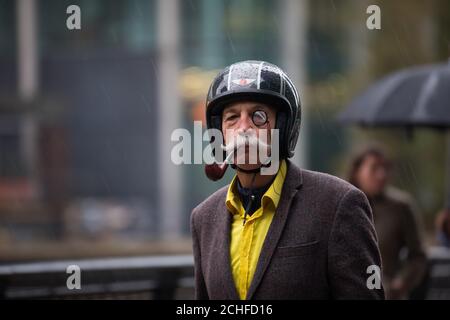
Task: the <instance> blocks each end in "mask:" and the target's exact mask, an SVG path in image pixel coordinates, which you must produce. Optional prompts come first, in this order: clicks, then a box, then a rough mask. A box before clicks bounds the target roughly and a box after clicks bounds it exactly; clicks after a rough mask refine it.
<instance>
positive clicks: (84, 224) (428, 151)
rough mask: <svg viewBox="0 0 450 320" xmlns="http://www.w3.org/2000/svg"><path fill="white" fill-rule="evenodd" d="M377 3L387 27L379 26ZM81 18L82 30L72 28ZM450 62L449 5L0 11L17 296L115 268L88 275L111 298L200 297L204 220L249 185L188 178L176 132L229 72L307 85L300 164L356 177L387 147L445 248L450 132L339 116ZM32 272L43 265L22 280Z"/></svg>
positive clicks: (3, 222) (80, 0) (238, 4)
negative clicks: (194, 257) (275, 69)
mask: <svg viewBox="0 0 450 320" xmlns="http://www.w3.org/2000/svg"><path fill="white" fill-rule="evenodd" d="M372 4H376V5H378V6H379V7H380V8H381V27H382V28H381V30H369V29H368V28H367V27H366V20H367V18H368V17H369V14H367V13H366V9H367V7H368V6H369V5H372ZM70 5H77V6H79V7H80V9H81V29H80V30H69V29H68V28H67V26H66V20H67V19H68V18H69V16H70V15H71V14H68V13H67V12H66V10H67V8H68V7H69V6H70ZM449 56H450V2H449V1H448V0H430V1H425V0H401V1H387V0H385V1H366V0H364V1H360V0H343V1H334V0H320V1H309V0H278V1H275V0H258V1H256V0H240V1H237V0H126V1H125V0H70V1H66V0H0V262H1V265H2V266H3V268H0V278H1V279H3V280H0V292H2V293H1V295H2V296H3V297H5V298H11V297H12V298H14V297H47V296H64V295H65V294H67V295H69V293H67V292H64V290H63V289H61V288H59V289H58V288H56V287H58V285H57V281H56V280H54V279H57V278H58V275H55V274H53V275H52V277H50V276H49V277H48V278H47V277H44V278H45V281H44V280H42V279H44V278H42V277H41V275H42V274H41V273H42V272H43V273H46V274H50V273H51V272H50V271H48V268H50V269H51V268H52V266H54V264H52V263H58V261H79V263H81V264H83V263H84V264H85V265H86V269H87V270H90V269H89V268H91V267H92V265H91V264H89V261H91V262H92V263H94V264H95V263H98V262H99V261H100V262H101V261H104V266H105V270H106V269H107V270H106V271H105V272H103V273H98V272H97V273H96V274H93V276H92V277H90V278H89V277H86V279H89V281H91V282H92V283H93V284H92V286H91V289H92V290H91V293H92V294H96V295H97V297H103V295H111V294H112V292H116V293H117V292H119V293H120V294H124V292H128V294H130V292H134V293H136V292H139V293H143V292H145V295H143V296H142V297H144V298H152V297H153V298H155V297H156V296H155V295H152V294H150V293H149V292H150V291H151V292H153V293H154V292H155V291H156V292H160V291H158V290H160V289H161V288H163V289H164V288H169V290H168V291H167V290H166V291H164V290H163V293H162V295H160V296H159V297H166V298H180V297H184V298H190V297H192V285H193V282H192V279H191V274H192V272H191V271H192V269H191V268H192V262H191V260H190V255H191V240H190V232H189V216H190V213H191V210H192V209H193V208H194V207H195V206H196V205H197V204H198V203H200V202H201V201H202V200H203V199H205V198H206V197H207V196H209V195H210V194H211V193H213V192H214V191H215V190H217V189H219V188H220V187H222V186H223V185H225V184H227V183H228V182H229V181H230V179H231V177H232V174H233V172H231V170H228V173H227V175H226V176H225V178H224V179H222V180H221V181H220V182H217V183H213V182H211V181H209V180H208V179H207V178H206V176H205V175H204V173H203V165H200V164H192V165H181V166H176V165H174V164H173V163H172V162H171V160H170V153H171V150H172V147H173V146H174V145H175V143H174V142H173V141H171V134H172V131H173V130H174V129H176V128H186V129H187V130H189V131H190V132H191V133H192V135H193V134H194V125H193V121H204V104H205V97H206V93H207V90H208V87H209V84H210V82H211V80H212V79H213V77H214V75H215V74H216V73H217V72H218V71H219V70H220V69H221V68H223V67H225V66H226V65H228V64H231V63H233V62H236V61H240V60H247V59H256V60H267V61H270V62H272V63H275V64H277V65H279V66H280V67H282V68H283V69H284V70H285V71H286V73H287V74H288V75H289V76H290V77H291V79H293V81H294V82H295V84H296V85H297V86H298V88H299V93H300V96H301V99H302V102H303V106H304V118H303V119H304V120H303V124H304V125H303V127H302V131H301V134H300V142H299V145H298V146H297V153H296V156H295V157H294V160H293V161H294V162H295V163H297V164H298V165H301V166H302V167H304V168H307V169H311V170H317V171H322V172H327V173H330V174H334V175H337V176H340V177H342V178H345V179H346V178H347V176H346V175H347V171H348V165H349V159H350V155H351V154H352V152H353V151H354V150H355V149H358V147H360V146H364V145H367V144H369V143H372V142H374V141H375V142H378V143H381V144H383V146H384V147H385V149H386V150H387V151H388V153H389V155H390V157H391V160H392V162H393V163H395V170H393V176H392V183H393V184H394V185H396V186H397V187H399V188H401V189H403V190H405V191H406V192H408V193H409V194H410V195H412V197H413V198H414V199H415V201H416V202H417V205H418V207H419V208H420V210H419V212H420V220H422V221H423V230H424V243H425V245H426V248H430V247H434V246H436V245H437V244H436V240H435V219H436V215H437V212H439V211H440V210H441V209H442V208H443V207H444V206H445V194H446V179H445V177H446V175H448V172H447V168H448V165H447V164H446V161H447V160H446V159H447V158H446V157H447V154H446V152H447V151H446V150H448V149H447V146H448V145H449V143H448V142H447V139H448V137H447V136H448V135H447V134H446V133H445V132H444V134H443V133H442V132H437V131H433V130H428V129H415V130H413V131H411V130H404V128H360V127H357V126H349V125H342V124H340V123H339V122H338V121H337V120H336V117H337V115H338V114H339V113H340V112H341V111H342V110H344V109H345V107H346V106H347V105H348V104H349V102H350V101H351V100H352V98H353V97H354V96H355V95H357V94H359V93H360V92H361V91H362V90H364V89H366V88H367V87H368V86H369V85H370V84H371V83H373V82H374V81H376V80H378V79H380V78H381V77H382V76H384V75H386V74H388V73H390V72H395V71H397V70H400V69H404V68H408V67H412V66H417V65H423V64H429V63H442V62H444V63H445V62H447V61H448V59H449ZM449 109H450V101H449ZM449 112H450V110H449ZM168 256H169V258H173V259H175V260H173V261H172V260H170V261H167V260H164V258H168ZM158 257H159V258H161V259H162V260H161V259H159V258H158ZM177 257H178V258H179V260H176V259H177ZM153 258H154V259H153ZM111 259H112V260H111ZM114 259H115V260H114ZM136 259H137V260H136ZM80 261H81V262H80ZM111 261H113V262H114V261H115V263H116V264H113V265H114V266H112V267H111V264H108V263H110V262H111ZM33 263H34V264H33ZM46 263H47V264H46ZM27 265H28V266H30V265H34V266H38V268H37V269H33V268H29V269H26V268H25V269H20V270H22V271H21V272H23V276H22V277H19V278H17V277H16V278H14V277H13V276H12V275H13V274H17V272H13V271H11V270H13V269H11V268H12V267H11V266H22V267H23V266H27ZM449 265H450V264H448V265H447V266H446V267H444V268H443V269H442V268H441V269H440V270H441V274H442V272H443V273H444V275H448V277H450V268H449V267H448V266H449ZM117 266H119V267H117ZM108 268H109V269H108ZM111 268H112V269H111ZM139 268H141V269H139ZM151 268H154V270H157V272H156V271H155V272H154V273H146V272H147V271H148V270H150V269H151ZM81 269H82V270H83V268H81ZM94 269H95V268H94ZM137 269H139V270H140V272H137V271H136V270H137ZM14 270H15V269H14ZM27 270H28V271H27ZM96 270H97V271H98V270H99V269H98V268H97V269H96ZM111 270H113V271H111ZM114 270H115V271H114ZM118 270H119V271H120V270H125V271H124V274H123V275H122V276H121V277H122V278H121V279H120V280H117V279H116V278H114V277H115V275H118V274H119V273H120V272H118ZM127 270H128V272H127ZM130 270H131V271H130ZM133 270H134V271H133ZM146 270H147V271H146ZM152 270H153V269H152ZM167 270H172V271H173V273H167V272H166V273H165V271H167ZM2 272H3V273H2ZM92 272H94V271H92ZM161 272H162V273H161ZM446 272H447V273H446ZM161 274H163V276H162V275H161ZM173 274H176V275H177V276H176V277H174V276H172V275H173ZM138 275H139V277H138ZM59 276H61V275H59ZM66 276H67V275H66V274H65V270H63V272H62V277H66ZM26 277H28V278H26ZM133 277H136V279H134V278H133ZM178 278H179V279H181V280H180V281H178V282H176V283H171V284H170V285H167V281H169V280H170V279H172V280H173V279H178ZM23 279H29V282H26V281H25V280H23ZM39 279H41V280H40V282H39ZM161 279H162V280H161ZM150 280H151V281H150ZM27 281H28V280H27ZM86 281H88V280H86ZM96 281H97V282H100V285H99V284H98V283H97V284H95V283H96ZM169 282H170V281H169ZM117 283H122V284H123V285H116V286H115V287H114V284H117ZM125 284H126V285H128V287H127V286H126V285H125ZM59 285H60V286H63V287H64V286H65V280H64V282H61V283H60V284H59ZM95 285H97V286H95ZM133 285H135V286H133ZM175 287H176V288H178V289H176V290H177V291H174V290H175V289H174V288H175ZM30 288H34V289H36V288H40V290H41V291H39V290H37V291H36V290H34V291H30ZM55 288H56V289H55ZM114 288H115V289H114ZM124 288H125V289H124ZM126 288H129V290H126ZM180 288H181V290H179V289H180ZM150 289H152V290H150ZM58 290H60V291H58ZM61 290H62V291H61ZM114 290H116V291H114ZM446 292H447V293H446V294H448V295H447V296H445V295H443V296H440V297H441V298H442V297H444V296H445V297H446V298H449V297H450V293H449V292H450V291H446ZM82 293H83V294H85V295H87V294H88V292H86V291H83V292H82ZM72 294H74V293H70V295H72ZM133 297H141V296H139V295H137V296H136V295H135V296H133ZM433 297H434V298H439V296H433Z"/></svg>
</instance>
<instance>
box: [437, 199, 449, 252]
mask: <svg viewBox="0 0 450 320" xmlns="http://www.w3.org/2000/svg"><path fill="white" fill-rule="evenodd" d="M436 238H437V239H436V240H437V244H438V245H439V246H443V247H447V248H450V208H447V209H443V210H442V211H441V212H439V213H438V215H437V216H436Z"/></svg>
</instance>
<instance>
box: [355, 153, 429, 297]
mask: <svg viewBox="0 0 450 320" xmlns="http://www.w3.org/2000/svg"><path fill="white" fill-rule="evenodd" d="M390 172H391V162H390V160H389V159H388V158H387V156H386V154H385V152H384V151H383V150H382V149H381V148H379V147H378V146H370V147H368V148H365V149H363V150H361V151H360V152H359V153H358V154H357V155H356V156H355V157H354V159H353V161H352V162H351V167H350V173H349V181H350V183H352V184H353V185H354V186H356V187H358V188H359V189H361V190H362V191H363V192H364V193H365V194H366V195H367V197H368V199H369V202H370V205H371V206H372V210H373V216H374V221H375V229H376V232H377V235H378V243H379V247H380V251H381V258H382V264H383V285H384V288H385V291H386V298H387V299H407V298H408V296H409V294H410V293H411V291H412V290H413V289H414V288H415V287H416V286H417V285H418V284H419V283H420V282H421V280H422V277H423V275H424V273H425V269H426V256H425V252H424V249H423V245H422V239H421V234H420V226H419V221H418V216H417V210H416V209H415V208H416V206H415V204H414V202H413V201H412V198H411V197H410V196H409V195H408V194H406V193H405V192H403V191H400V190H398V189H396V188H394V187H393V186H390V185H389V178H390ZM405 254H406V257H403V256H404V255H405Z"/></svg>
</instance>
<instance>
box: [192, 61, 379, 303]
mask: <svg viewBox="0 0 450 320" xmlns="http://www.w3.org/2000/svg"><path fill="white" fill-rule="evenodd" d="M206 119H207V125H208V128H209V129H212V128H214V129H218V130H221V131H222V132H223V133H224V139H225V147H226V149H228V146H230V145H231V146H232V147H234V146H236V148H240V149H241V150H242V146H244V147H245V155H246V157H245V158H246V159H247V158H249V157H247V155H248V153H249V152H248V150H247V148H248V147H249V144H248V143H245V144H240V145H239V144H235V145H233V143H234V142H233V141H234V138H236V137H239V136H245V137H246V138H248V139H250V138H252V139H250V140H253V141H254V140H255V139H256V140H258V143H257V144H258V145H259V146H262V145H264V143H263V142H261V141H260V140H261V138H262V137H261V132H263V130H266V131H265V132H271V131H270V130H271V129H276V130H278V133H279V135H278V136H279V148H280V150H279V155H280V159H271V161H272V162H275V163H276V162H278V164H279V165H278V167H279V169H278V171H277V172H276V173H275V174H272V175H267V174H264V173H263V168H266V167H267V165H268V164H267V163H266V162H264V161H262V159H260V157H258V161H257V163H256V164H255V163H253V164H252V163H251V162H250V161H248V162H247V163H242V162H239V161H237V162H235V164H233V168H235V169H236V172H237V174H236V176H235V177H234V179H233V181H232V182H231V184H230V185H229V186H226V187H224V188H222V189H220V190H218V191H217V192H215V193H214V194H213V195H211V196H210V197H209V198H208V199H206V200H205V201H203V202H202V203H201V204H200V205H198V206H197V207H196V208H195V209H194V210H193V212H192V216H191V231H192V237H193V250H194V260H195V292H196V298H197V299H330V298H332V299H383V298H384V291H383V288H382V286H381V285H380V281H379V280H380V279H375V281H374V282H372V281H371V280H370V281H368V278H370V277H371V276H372V278H371V279H373V278H374V277H373V276H374V275H373V274H372V273H368V272H367V270H368V268H369V270H372V269H373V268H374V269H373V270H377V268H378V270H380V269H379V268H380V265H381V261H380V255H379V251H378V246H377V239H376V234H375V230H374V227H373V223H372V213H371V209H370V207H369V204H368V201H367V198H366V197H365V196H364V194H363V193H362V192H361V191H359V190H358V189H356V188H355V187H353V186H352V185H351V184H349V183H347V182H345V181H343V180H341V179H338V178H336V177H333V176H330V175H327V174H322V173H317V172H312V171H308V170H302V169H299V168H298V167H296V166H295V165H294V164H293V163H291V162H290V161H289V160H287V159H288V158H290V157H292V156H293V154H294V148H295V145H296V142H297V138H298V133H299V129H300V119H301V109H300V100H299V97H298V94H297V91H296V89H295V87H294V85H293V84H292V81H291V80H290V79H289V78H288V77H287V76H286V74H285V73H284V72H283V71H282V70H281V69H280V68H278V67H277V66H275V65H273V64H270V63H267V62H263V61H244V62H239V63H235V64H233V65H231V66H229V67H227V68H225V69H224V70H223V71H221V72H220V73H219V74H218V76H217V77H216V78H215V79H214V81H213V83H212V84H211V87H210V89H209V93H208V99H207V105H206ZM270 138H272V135H270V137H268V140H266V141H270ZM238 140H239V139H238ZM270 142H271V146H273V145H274V144H275V142H276V141H270ZM272 151H273V150H272ZM236 158H239V153H238V156H237V157H235V160H239V159H236ZM241 160H242V159H241ZM370 268H372V269H370ZM377 277H379V274H375V278H377ZM377 280H378V281H377Z"/></svg>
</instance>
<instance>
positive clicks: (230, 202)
mask: <svg viewBox="0 0 450 320" xmlns="http://www.w3.org/2000/svg"><path fill="white" fill-rule="evenodd" d="M286 172H287V165H286V161H285V160H282V161H281V165H280V168H279V169H278V173H277V175H276V177H275V179H274V180H273V182H272V184H271V185H270V187H269V189H267V191H266V192H265V193H264V195H263V196H262V198H261V204H262V207H263V209H264V208H266V207H267V206H269V205H272V206H273V208H274V209H275V208H277V206H278V203H279V202H280V197H281V190H282V188H283V183H284V180H285V178H286ZM236 184H237V175H235V176H234V177H233V180H232V181H231V183H230V186H229V187H228V192H227V197H226V200H225V203H226V205H227V208H228V210H229V211H230V212H231V213H232V214H241V213H242V214H243V212H244V208H243V207H242V203H241V200H240V198H239V194H238V191H237V186H236Z"/></svg>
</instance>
